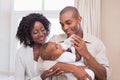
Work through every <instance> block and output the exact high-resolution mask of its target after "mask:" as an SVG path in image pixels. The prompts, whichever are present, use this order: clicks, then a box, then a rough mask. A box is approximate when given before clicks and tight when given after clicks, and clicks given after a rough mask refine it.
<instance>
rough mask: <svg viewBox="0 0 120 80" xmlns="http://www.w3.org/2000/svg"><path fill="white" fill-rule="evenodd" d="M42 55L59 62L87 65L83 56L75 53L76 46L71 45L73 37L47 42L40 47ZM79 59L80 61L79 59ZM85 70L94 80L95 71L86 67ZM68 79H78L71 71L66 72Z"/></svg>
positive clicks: (45, 58) (43, 58)
mask: <svg viewBox="0 0 120 80" xmlns="http://www.w3.org/2000/svg"><path fill="white" fill-rule="evenodd" d="M40 56H41V59H42V60H56V61H57V62H64V63H69V64H74V65H77V66H85V65H84V62H83V58H82V57H81V56H80V55H78V54H76V53H75V48H74V47H72V46H71V38H68V39H66V40H65V41H64V42H63V43H61V44H56V43H54V42H47V43H45V44H44V45H43V46H42V47H41V48H40ZM78 60H79V61H78ZM85 71H86V72H87V73H88V75H90V77H91V79H87V80H94V73H93V71H92V70H90V69H88V68H86V69H85ZM65 75H66V76H67V80H77V79H76V78H75V77H74V76H73V75H72V74H71V73H66V74H65Z"/></svg>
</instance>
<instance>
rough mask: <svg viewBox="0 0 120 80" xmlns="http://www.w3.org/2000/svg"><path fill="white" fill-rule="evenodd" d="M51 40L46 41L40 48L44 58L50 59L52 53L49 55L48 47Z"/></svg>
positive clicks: (41, 55)
mask: <svg viewBox="0 0 120 80" xmlns="http://www.w3.org/2000/svg"><path fill="white" fill-rule="evenodd" d="M49 43H50V42H47V43H44V44H43V45H42V46H41V48H40V57H41V58H42V59H43V60H50V57H51V56H50V55H48V54H47V53H48V51H47V50H46V49H47V47H48V44H49Z"/></svg>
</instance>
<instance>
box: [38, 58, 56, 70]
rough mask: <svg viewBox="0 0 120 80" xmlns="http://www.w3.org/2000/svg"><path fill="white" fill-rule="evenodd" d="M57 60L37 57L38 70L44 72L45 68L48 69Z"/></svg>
mask: <svg viewBox="0 0 120 80" xmlns="http://www.w3.org/2000/svg"><path fill="white" fill-rule="evenodd" d="M56 63H57V62H56V61H50V60H43V59H41V57H39V59H38V66H37V67H38V70H40V71H41V72H44V71H45V70H49V69H50V68H51V67H52V66H54V65H55V64H56Z"/></svg>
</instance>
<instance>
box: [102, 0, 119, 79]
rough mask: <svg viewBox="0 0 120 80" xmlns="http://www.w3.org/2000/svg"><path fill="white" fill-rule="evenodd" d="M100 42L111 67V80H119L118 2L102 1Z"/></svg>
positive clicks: (112, 0) (117, 0)
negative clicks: (103, 46)
mask: <svg viewBox="0 0 120 80" xmlns="http://www.w3.org/2000/svg"><path fill="white" fill-rule="evenodd" d="M101 19H102V20H101V21H102V40H103V42H104V43H105V45H106V47H107V51H108V52H107V54H108V58H109V61H110V65H111V67H112V71H113V72H112V77H111V80H120V0H102V18H101Z"/></svg>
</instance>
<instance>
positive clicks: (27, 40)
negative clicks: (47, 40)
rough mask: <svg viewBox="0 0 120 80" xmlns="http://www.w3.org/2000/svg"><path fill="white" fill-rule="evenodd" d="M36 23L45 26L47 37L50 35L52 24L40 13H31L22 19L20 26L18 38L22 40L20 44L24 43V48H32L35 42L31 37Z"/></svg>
mask: <svg viewBox="0 0 120 80" xmlns="http://www.w3.org/2000/svg"><path fill="white" fill-rule="evenodd" d="M36 21H39V22H41V23H42V24H43V26H44V28H45V30H46V36H47V35H48V34H49V27H50V22H49V21H48V19H47V18H46V17H45V16H43V15H42V14H39V13H31V14H29V15H27V16H25V17H23V18H22V20H21V21H20V24H19V26H18V30H17V34H16V37H17V38H18V39H19V40H20V44H21V43H23V45H24V46H30V47H32V46H33V45H34V41H33V39H32V37H31V34H30V32H31V30H32V29H33V27H34V24H35V22H36Z"/></svg>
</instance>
